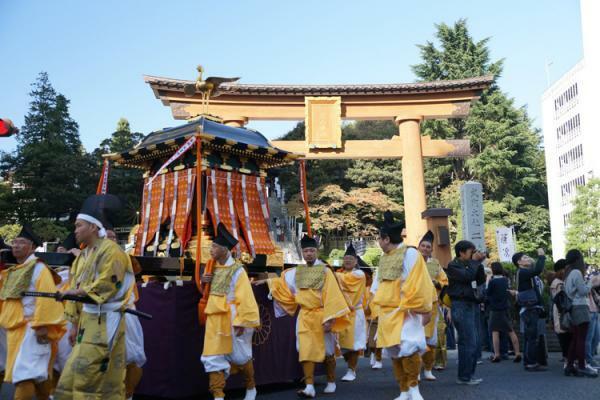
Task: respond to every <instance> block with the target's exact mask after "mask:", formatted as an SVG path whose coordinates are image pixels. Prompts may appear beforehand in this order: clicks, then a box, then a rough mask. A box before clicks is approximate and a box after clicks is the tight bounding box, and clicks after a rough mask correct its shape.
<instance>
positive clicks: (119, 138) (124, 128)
mask: <svg viewBox="0 0 600 400" xmlns="http://www.w3.org/2000/svg"><path fill="white" fill-rule="evenodd" d="M143 138H144V135H143V134H142V133H139V132H131V127H130V126H129V121H127V119H125V118H121V119H119V121H118V122H117V127H116V130H115V131H114V132H113V133H112V134H111V136H110V137H109V138H107V139H104V140H103V141H102V142H101V143H100V146H99V147H98V148H97V149H96V150H94V156H95V158H96V160H97V170H98V172H97V173H96V174H95V176H97V177H98V179H99V173H100V171H101V166H102V162H103V158H102V155H103V154H108V153H122V152H125V151H128V150H131V149H132V148H133V147H134V146H135V145H136V144H137V143H139V141H140V140H142V139H143ZM143 184H144V182H143V178H142V171H140V170H138V169H132V168H120V167H113V168H111V170H110V172H109V177H108V192H109V193H111V194H114V195H117V196H119V198H120V199H121V201H122V203H123V209H122V210H121V211H120V212H119V213H117V215H116V216H115V218H114V223H115V225H116V226H129V225H132V224H133V223H135V222H136V217H137V214H136V212H137V211H138V210H139V209H140V206H141V202H142V190H143Z"/></svg>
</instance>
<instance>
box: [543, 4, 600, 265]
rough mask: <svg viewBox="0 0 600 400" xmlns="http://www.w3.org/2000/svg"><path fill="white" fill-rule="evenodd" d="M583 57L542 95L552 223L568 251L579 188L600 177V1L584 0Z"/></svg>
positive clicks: (556, 248) (555, 248)
mask: <svg viewBox="0 0 600 400" xmlns="http://www.w3.org/2000/svg"><path fill="white" fill-rule="evenodd" d="M580 5H581V33H582V39H583V53H584V57H583V59H582V60H581V61H579V62H578V63H577V64H576V65H575V66H574V67H573V68H571V69H570V70H569V71H568V72H567V73H566V74H564V75H563V76H562V77H560V78H559V79H558V80H557V81H556V82H555V83H554V84H552V85H551V86H550V87H549V88H548V89H547V90H546V91H545V92H544V94H543V96H542V121H543V133H544V145H545V152H546V169H547V179H548V201H549V208H550V228H551V233H552V252H553V255H554V258H555V259H557V258H559V257H563V256H564V254H565V252H566V249H565V247H566V246H565V241H566V237H565V234H566V230H567V227H568V224H569V217H570V214H571V212H572V211H573V203H572V201H573V199H574V198H575V196H576V194H577V188H578V187H579V186H582V185H585V184H586V183H587V182H588V181H589V180H590V179H591V178H592V177H600V109H599V108H598V106H599V105H600V101H599V100H598V97H599V95H600V44H599V42H598V41H597V38H598V37H600V28H599V24H598V21H599V20H600V1H596V0H581V2H580Z"/></svg>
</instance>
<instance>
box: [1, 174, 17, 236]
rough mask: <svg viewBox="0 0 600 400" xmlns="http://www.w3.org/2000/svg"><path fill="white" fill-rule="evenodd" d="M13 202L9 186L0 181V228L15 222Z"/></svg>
mask: <svg viewBox="0 0 600 400" xmlns="http://www.w3.org/2000/svg"><path fill="white" fill-rule="evenodd" d="M14 201H15V200H14V195H13V191H12V189H11V187H10V184H9V183H7V182H2V181H0V226H2V225H4V224H9V223H11V222H14V221H15V220H16V213H15V209H14Z"/></svg>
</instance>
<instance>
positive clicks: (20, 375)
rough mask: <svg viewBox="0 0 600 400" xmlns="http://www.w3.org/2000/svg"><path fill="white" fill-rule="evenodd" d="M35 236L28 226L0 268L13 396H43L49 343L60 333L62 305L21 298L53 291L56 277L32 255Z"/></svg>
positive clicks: (1, 317) (23, 399)
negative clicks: (8, 264)
mask: <svg viewBox="0 0 600 400" xmlns="http://www.w3.org/2000/svg"><path fill="white" fill-rule="evenodd" d="M41 244H42V242H41V240H40V239H39V238H38V237H37V236H36V235H35V233H34V232H33V231H32V230H31V228H30V227H29V226H27V225H26V226H24V227H23V230H22V231H21V233H20V234H19V235H18V236H17V238H16V239H15V240H13V242H12V252H13V255H14V257H15V258H16V260H17V262H18V264H17V265H16V266H14V267H11V268H8V269H7V270H5V271H2V278H1V279H0V286H1V288H0V307H1V311H0V326H1V327H2V328H4V329H6V334H7V337H6V339H7V358H6V377H5V380H6V382H12V383H14V384H15V395H14V398H15V400H31V399H33V398H34V397H35V398H37V399H39V400H46V399H48V398H49V395H50V390H51V388H52V382H51V379H52V376H51V373H52V368H51V361H52V347H53V346H56V343H57V342H58V341H59V340H60V338H61V337H62V336H63V334H64V333H65V328H64V325H65V321H64V315H63V314H64V310H63V306H62V304H61V303H60V302H57V301H55V300H54V299H50V298H36V297H23V296H22V295H21V293H22V292H24V291H40V292H52V293H53V292H56V284H57V283H58V282H60V278H58V276H57V275H55V274H54V273H53V272H52V271H51V270H50V268H48V266H47V265H46V264H45V263H44V262H43V261H41V260H40V259H38V258H37V257H36V256H35V254H34V251H35V248H36V247H38V246H41Z"/></svg>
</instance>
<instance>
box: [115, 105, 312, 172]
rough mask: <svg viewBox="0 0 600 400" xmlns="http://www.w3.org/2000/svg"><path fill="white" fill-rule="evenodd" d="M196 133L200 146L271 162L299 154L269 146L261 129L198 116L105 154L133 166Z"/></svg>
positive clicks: (279, 162) (164, 154) (282, 162)
mask: <svg viewBox="0 0 600 400" xmlns="http://www.w3.org/2000/svg"><path fill="white" fill-rule="evenodd" d="M195 134H200V136H201V137H202V143H203V144H202V145H203V147H204V146H206V147H207V148H208V149H212V150H217V151H219V150H221V151H224V152H230V153H234V154H239V155H246V156H250V157H255V158H259V159H262V160H263V161H265V162H266V163H267V164H269V165H270V166H278V165H285V164H288V163H289V162H290V161H293V160H295V159H297V158H299V157H300V156H301V155H300V154H295V153H290V152H288V151H285V150H281V149H278V148H276V147H274V146H272V145H271V144H270V143H269V140H268V139H267V138H266V137H264V136H263V135H262V134H261V133H260V132H257V131H254V130H251V129H246V128H237V127H233V126H228V125H224V124H222V123H220V122H218V121H215V120H213V119H211V118H207V117H205V116H201V117H199V118H197V119H195V120H193V121H191V122H188V123H185V124H183V125H180V126H176V127H174V128H165V129H162V130H160V131H155V132H152V133H150V134H148V135H147V136H146V137H145V138H144V139H143V140H142V141H141V142H140V143H139V144H137V145H136V146H135V147H134V148H133V149H131V150H129V151H127V152H124V153H120V154H119V153H115V154H109V155H106V156H105V157H107V158H108V159H110V160H112V161H115V162H117V163H119V164H122V165H129V166H136V164H141V163H143V162H144V161H149V160H153V159H156V158H163V157H168V156H169V155H171V154H172V153H174V152H175V151H177V149H178V148H179V147H180V146H181V145H182V144H184V143H185V142H186V141H187V140H188V139H189V138H190V137H192V136H193V135H195Z"/></svg>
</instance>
